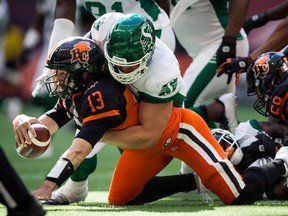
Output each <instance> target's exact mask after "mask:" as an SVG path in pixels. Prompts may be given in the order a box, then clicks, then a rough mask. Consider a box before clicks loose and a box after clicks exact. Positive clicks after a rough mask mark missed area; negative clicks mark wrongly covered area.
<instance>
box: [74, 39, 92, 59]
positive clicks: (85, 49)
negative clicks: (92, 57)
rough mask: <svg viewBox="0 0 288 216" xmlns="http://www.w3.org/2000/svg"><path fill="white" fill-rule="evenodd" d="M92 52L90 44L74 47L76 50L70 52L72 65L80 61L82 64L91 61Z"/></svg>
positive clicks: (82, 43)
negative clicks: (90, 52)
mask: <svg viewBox="0 0 288 216" xmlns="http://www.w3.org/2000/svg"><path fill="white" fill-rule="evenodd" d="M90 50H91V47H90V44H89V42H84V41H83V42H79V43H77V44H75V45H74V48H73V49H72V50H71V51H70V53H71V56H72V57H71V63H73V62H75V61H79V62H81V63H83V64H84V63H86V62H88V60H89V51H90Z"/></svg>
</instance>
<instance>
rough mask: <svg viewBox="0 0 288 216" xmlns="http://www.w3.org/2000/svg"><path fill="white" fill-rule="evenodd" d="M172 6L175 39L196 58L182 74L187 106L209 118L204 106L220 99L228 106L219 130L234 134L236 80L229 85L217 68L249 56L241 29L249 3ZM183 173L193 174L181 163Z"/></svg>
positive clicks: (204, 2)
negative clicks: (220, 75) (230, 61)
mask: <svg viewBox="0 0 288 216" xmlns="http://www.w3.org/2000/svg"><path fill="white" fill-rule="evenodd" d="M176 3H177V4H176ZM172 4H174V8H173V9H172V12H171V15H170V17H171V23H172V25H173V29H174V32H175V35H176V38H177V39H178V41H179V43H180V44H181V46H182V47H183V48H184V49H185V50H186V52H187V53H188V55H189V56H190V57H191V58H192V59H193V60H192V63H191V64H190V65H189V67H188V68H187V69H186V71H185V72H184V74H183V78H184V81H185V85H186V88H187V90H188V91H187V95H186V100H185V107H186V108H191V107H199V110H198V112H201V113H202V114H203V115H207V110H206V109H205V106H202V105H203V104H207V103H210V102H212V101H213V100H215V98H218V99H217V100H218V102H220V103H223V105H224V106H225V115H224V116H223V118H222V119H221V121H220V127H221V128H224V129H227V130H229V131H231V132H235V128H236V127H237V125H238V121H237V117H236V106H237V102H236V96H235V93H236V84H235V82H236V83H237V81H236V80H235V77H234V78H233V82H231V83H230V84H226V79H227V77H220V79H219V77H217V76H216V69H217V67H218V66H219V65H221V64H222V63H223V62H225V61H226V59H227V58H231V57H236V55H248V51H249V44H248V39H247V35H246V33H245V32H244V30H243V29H241V27H242V25H243V23H244V21H245V17H246V14H247V10H248V6H249V0H245V1H241V0H233V1H229V4H228V1H226V0H221V1H217V2H211V1H208V0H195V1H182V0H181V1H178V2H177V1H172ZM227 93H232V94H227ZM221 95H223V96H221ZM220 96H221V97H220ZM207 123H208V125H209V127H211V128H214V127H216V125H215V123H214V122H212V121H208V122H207ZM185 170H186V171H185ZM181 172H185V173H186V172H191V169H190V168H189V167H187V166H186V165H185V164H182V167H181Z"/></svg>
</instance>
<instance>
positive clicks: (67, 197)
mask: <svg viewBox="0 0 288 216" xmlns="http://www.w3.org/2000/svg"><path fill="white" fill-rule="evenodd" d="M87 195H88V180H84V181H81V182H74V181H72V180H71V179H70V178H69V179H68V180H67V182H66V183H65V184H64V185H63V186H62V187H60V188H59V189H57V190H56V191H54V192H53V193H52V196H51V198H50V199H49V200H46V201H43V202H42V204H46V205H69V204H71V203H78V202H81V201H84V200H85V198H86V197H87Z"/></svg>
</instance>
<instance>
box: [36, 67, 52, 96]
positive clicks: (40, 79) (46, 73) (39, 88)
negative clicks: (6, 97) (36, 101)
mask: <svg viewBox="0 0 288 216" xmlns="http://www.w3.org/2000/svg"><path fill="white" fill-rule="evenodd" d="M48 76H49V69H48V68H46V67H45V68H44V69H43V72H42V74H41V75H40V76H39V77H38V78H37V79H36V80H35V81H36V83H37V84H36V87H35V88H34V90H33V91H32V96H33V97H36V96H37V95H39V94H40V92H41V91H42V90H43V88H45V84H44V80H45V79H46V78H47V77H48Z"/></svg>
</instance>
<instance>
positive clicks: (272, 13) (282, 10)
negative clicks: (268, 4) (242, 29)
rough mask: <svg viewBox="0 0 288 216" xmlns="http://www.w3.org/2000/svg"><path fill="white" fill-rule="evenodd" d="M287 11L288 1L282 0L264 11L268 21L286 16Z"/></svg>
mask: <svg viewBox="0 0 288 216" xmlns="http://www.w3.org/2000/svg"><path fill="white" fill-rule="evenodd" d="M287 12H288V1H287V0H286V1H284V2H282V3H281V4H279V5H277V6H275V7H273V8H271V9H269V10H267V11H266V14H267V18H268V20H269V21H272V20H278V19H283V18H285V17H286V16H287Z"/></svg>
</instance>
